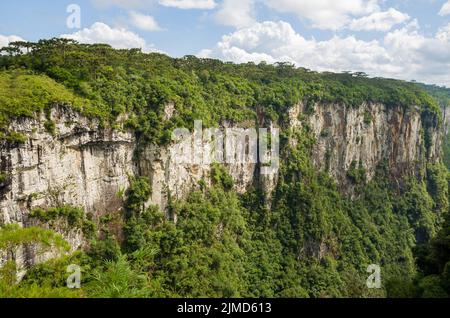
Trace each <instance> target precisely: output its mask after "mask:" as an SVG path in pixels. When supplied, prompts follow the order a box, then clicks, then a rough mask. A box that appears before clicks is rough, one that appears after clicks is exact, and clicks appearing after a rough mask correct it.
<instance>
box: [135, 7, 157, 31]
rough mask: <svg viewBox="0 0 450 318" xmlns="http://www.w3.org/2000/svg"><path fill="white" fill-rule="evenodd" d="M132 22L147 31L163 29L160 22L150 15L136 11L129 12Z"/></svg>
mask: <svg viewBox="0 0 450 318" xmlns="http://www.w3.org/2000/svg"><path fill="white" fill-rule="evenodd" d="M129 18H130V23H131V24H132V25H133V26H135V27H136V28H138V29H141V30H145V31H161V30H162V29H161V27H160V26H159V25H158V22H156V20H155V19H154V18H153V17H152V16H150V15H145V14H142V13H139V12H136V11H131V12H129Z"/></svg>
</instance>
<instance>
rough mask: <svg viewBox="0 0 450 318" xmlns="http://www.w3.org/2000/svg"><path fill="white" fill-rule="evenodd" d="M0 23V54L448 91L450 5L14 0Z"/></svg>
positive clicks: (370, 0) (428, 0)
mask: <svg viewBox="0 0 450 318" xmlns="http://www.w3.org/2000/svg"><path fill="white" fill-rule="evenodd" d="M70 4H76V5H77V6H78V7H79V8H80V9H81V13H80V17H81V25H80V28H71V27H70V28H69V25H68V24H67V19H68V17H69V16H70V13H67V7H68V6H69V5H70ZM72 17H73V16H72ZM0 21H1V23H0V46H3V45H6V44H7V43H8V42H9V41H13V40H17V39H25V40H30V41H36V40H38V39H41V38H50V37H57V36H64V37H70V38H74V39H76V40H78V41H80V42H85V43H94V42H104V43H109V44H111V45H112V46H114V47H118V48H128V47H140V48H142V49H143V50H145V51H161V52H164V53H166V54H168V55H170V56H175V57H179V56H183V55H187V54H194V55H198V56H201V57H214V58H220V59H223V60H229V61H234V62H246V61H254V62H260V61H263V60H264V61H267V62H269V63H273V62H276V61H289V62H292V63H295V64H297V65H299V66H304V67H307V68H310V69H314V70H318V71H365V72H367V73H368V74H370V75H372V76H385V77H394V78H400V79H406V80H412V79H415V80H419V81H422V82H426V83H434V84H439V85H446V86H449V87H450V75H449V74H450V0H339V1H336V0H128V1H125V0H71V1H60V0H59V1H54V0H53V1H51V0H41V1H32V0H22V1H21V0H18V1H2V2H1V3H0Z"/></svg>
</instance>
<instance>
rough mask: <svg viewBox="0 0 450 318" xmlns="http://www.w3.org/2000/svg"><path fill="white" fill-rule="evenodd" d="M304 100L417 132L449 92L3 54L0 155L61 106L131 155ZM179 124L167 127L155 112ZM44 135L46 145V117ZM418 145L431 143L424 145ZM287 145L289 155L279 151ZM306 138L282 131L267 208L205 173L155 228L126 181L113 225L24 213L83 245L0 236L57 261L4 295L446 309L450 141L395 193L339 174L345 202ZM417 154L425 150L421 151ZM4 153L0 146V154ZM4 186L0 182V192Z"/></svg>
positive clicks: (285, 72) (41, 236)
mask: <svg viewBox="0 0 450 318" xmlns="http://www.w3.org/2000/svg"><path fill="white" fill-rule="evenodd" d="M299 101H303V102H304V104H305V105H307V111H309V112H313V111H314V109H313V107H312V106H313V105H314V103H316V102H323V103H334V104H336V105H348V106H355V107H356V106H358V105H361V104H362V103H368V102H373V103H382V104H385V105H387V106H388V107H394V106H401V107H403V108H405V109H406V108H412V107H415V106H418V107H419V108H420V109H419V111H420V112H421V115H422V118H423V119H424V120H423V121H424V123H425V125H427V124H429V125H431V124H436V123H437V125H442V122H443V112H442V109H445V108H446V107H449V106H450V92H449V90H448V89H444V88H440V87H436V86H426V85H422V84H418V83H410V82H405V81H398V80H392V79H382V78H369V77H368V76H367V75H366V74H364V73H342V74H335V73H317V72H313V71H311V70H308V69H304V68H298V67H295V66H294V65H291V64H288V63H278V64H275V65H269V64H265V63H260V64H254V63H247V64H233V63H226V62H221V61H218V60H213V59H199V58H196V57H194V56H186V57H184V58H179V59H176V58H170V57H168V56H165V55H162V54H157V53H151V54H145V53H142V52H141V51H140V50H115V49H112V48H111V47H109V46H107V45H102V44H98V45H84V44H78V43H76V42H74V41H71V40H65V39H51V40H41V41H39V42H38V43H28V42H14V43H11V44H10V45H9V46H8V47H6V48H3V49H2V50H1V55H0V140H1V141H0V142H1V144H2V145H4V146H5V147H16V146H19V145H20V144H21V143H26V142H27V136H25V135H22V134H20V133H17V132H14V131H11V130H10V129H9V125H8V124H9V122H10V121H11V120H12V119H14V118H19V117H35V116H38V115H39V114H49V112H50V110H51V109H52V107H54V106H55V105H57V104H59V105H67V106H68V107H72V108H74V109H75V110H77V111H79V112H81V113H82V114H84V115H86V116H88V117H90V118H95V119H98V120H99V121H100V125H102V126H103V127H112V128H114V127H121V126H122V125H119V121H121V120H124V119H123V118H124V117H123V116H121V115H123V114H127V115H128V116H126V119H125V122H122V123H120V124H123V126H124V127H126V128H127V129H130V130H132V131H133V132H134V133H135V135H136V138H137V139H138V140H139V143H142V144H148V143H152V144H157V145H165V144H168V143H169V142H170V137H171V132H172V130H173V129H174V128H175V127H188V128H192V126H193V123H194V120H197V119H201V120H203V123H204V125H205V126H209V127H217V126H219V125H220V123H221V122H223V121H225V120H226V121H231V122H235V123H240V122H245V121H248V120H252V121H254V122H255V121H256V120H257V114H259V113H263V114H264V119H265V120H266V121H268V122H269V121H278V122H279V123H280V124H281V125H283V124H286V122H287V120H288V118H287V109H288V108H289V107H290V106H292V105H294V104H296V103H298V102H299ZM169 102H171V103H174V105H175V107H176V112H175V115H174V116H173V117H172V118H171V119H170V120H164V106H165V105H166V104H167V103H169ZM48 118H49V119H48V122H46V125H45V127H46V129H48V131H49V132H53V130H54V123H53V122H51V119H50V117H48ZM424 138H425V139H426V138H427V136H426V134H424ZM289 139H295V140H296V141H297V142H296V143H295V145H293V144H292V143H288V142H287V141H288V140H289ZM314 143H315V140H314V138H312V135H311V132H310V131H309V130H308V127H307V126H304V127H303V128H302V129H298V130H282V133H281V164H280V171H279V180H278V183H277V186H276V188H275V190H274V193H273V195H272V197H271V198H268V197H266V194H265V192H264V191H263V190H262V189H261V188H259V187H254V188H252V189H250V190H249V191H247V192H246V193H245V194H238V193H237V192H236V191H235V190H234V187H233V179H232V178H231V177H230V176H229V175H228V173H227V172H226V170H225V169H224V167H222V166H220V165H214V167H213V169H212V172H211V176H210V178H211V180H212V181H213V184H212V186H211V187H206V186H205V184H206V183H201V184H200V185H199V188H198V190H194V191H192V193H190V194H189V196H188V198H187V199H186V200H183V201H177V200H171V201H170V202H169V207H168V215H177V220H176V222H175V221H174V220H173V219H172V218H167V217H166V216H165V213H164V211H160V210H159V208H158V207H156V206H150V207H146V206H145V204H144V203H145V202H147V201H148V198H149V197H150V195H151V193H152V187H151V185H150V180H148V179H147V178H145V177H142V176H130V187H129V189H126V191H124V196H123V197H124V202H123V211H122V213H120V214H118V213H108V212H109V211H102V212H104V214H105V213H106V214H105V216H104V217H102V218H101V220H100V221H99V222H96V221H94V220H93V218H92V216H91V215H90V214H87V213H85V211H83V210H82V209H80V208H79V207H72V206H57V207H53V208H51V209H35V210H33V211H31V212H30V217H31V218H35V219H37V220H40V221H41V222H45V223H47V224H49V226H50V228H51V225H52V222H54V221H60V222H61V221H63V222H65V223H66V224H67V226H69V227H71V228H79V229H80V230H82V232H83V233H84V236H85V237H86V238H88V240H89V244H88V247H87V248H86V249H85V250H80V251H77V252H75V253H72V254H71V253H68V252H67V251H68V249H69V247H68V245H67V243H66V242H65V241H64V240H63V238H62V237H61V236H60V235H59V234H57V233H55V232H54V231H52V230H47V229H44V228H39V227H29V228H21V227H19V226H17V225H3V226H1V227H0V251H3V252H6V253H7V255H14V254H15V251H17V249H18V248H19V247H20V246H22V245H24V244H34V245H36V246H37V250H38V251H39V252H42V253H44V252H45V251H48V250H50V249H51V250H55V251H59V253H58V255H59V257H54V258H52V259H50V260H48V261H47V262H44V263H40V264H36V265H33V266H29V268H27V271H26V273H25V275H24V277H23V279H21V280H20V281H19V280H18V279H17V273H18V272H19V271H21V270H23V269H20V268H17V265H16V263H15V262H14V261H8V262H6V263H5V264H3V266H2V267H1V268H0V297H18V298H21V297H26V298H28V297H74V298H78V297H82V298H84V297H92V298H98V297H100V298H103V297H227V298H228V297H286V298H291V297H302V298H308V297H310V298H329V297H338V298H340V297H355V298H356V297H393V298H397V297H399V298H400V297H424V298H428V297H449V296H450V214H449V213H448V212H449V208H450V201H449V200H450V192H449V182H450V174H449V171H448V168H450V159H449V158H450V142H449V141H446V142H445V143H444V147H443V161H442V163H436V164H431V163H430V164H427V166H426V167H424V168H423V169H422V170H421V171H417V173H415V175H413V176H405V179H404V180H402V184H401V185H400V186H399V184H398V183H396V182H394V181H393V180H392V179H391V178H390V176H389V173H388V171H387V167H386V165H385V164H380V166H379V167H378V169H377V172H376V177H375V178H374V179H373V180H371V181H370V182H367V181H366V180H365V178H364V177H361V175H360V173H359V172H358V169H354V170H355V171H353V172H354V173H352V174H351V175H349V179H350V180H351V182H352V183H353V185H354V186H355V189H356V191H357V195H356V196H355V197H353V198H349V197H347V196H345V195H344V194H342V191H340V190H339V187H338V185H337V184H336V182H335V181H334V180H333V179H332V178H331V177H330V176H329V175H328V174H327V173H324V172H320V171H317V169H315V168H314V165H313V162H312V158H311V151H312V147H313V145H314ZM425 144H426V143H425ZM2 147H3V146H2ZM7 179H8V175H7V173H6V172H3V171H2V172H1V174H0V187H1V186H2V185H3V184H4V182H5V181H6V180H7ZM70 264H77V265H79V266H80V267H81V269H82V283H81V288H79V289H68V288H67V287H66V279H67V277H68V274H67V271H66V270H67V266H68V265H70ZM370 264H379V265H380V266H381V268H382V288H380V289H368V288H367V287H366V279H367V277H368V275H369V274H368V273H367V271H366V269H367V266H368V265H370Z"/></svg>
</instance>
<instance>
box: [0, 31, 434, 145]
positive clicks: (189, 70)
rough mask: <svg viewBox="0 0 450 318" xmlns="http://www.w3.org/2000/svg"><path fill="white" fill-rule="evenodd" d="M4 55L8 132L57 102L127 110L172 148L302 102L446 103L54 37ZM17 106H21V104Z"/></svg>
mask: <svg viewBox="0 0 450 318" xmlns="http://www.w3.org/2000/svg"><path fill="white" fill-rule="evenodd" d="M2 52H3V55H1V56H0V70H3V71H2V72H1V74H0V76H1V77H0V111H1V114H0V127H3V128H4V127H5V125H6V123H7V122H8V118H10V117H14V116H24V115H26V116H31V115H32V114H33V112H36V111H42V110H45V108H46V107H49V105H52V104H53V103H55V102H60V103H69V104H71V105H73V107H76V108H77V109H79V110H80V111H82V112H83V113H85V114H87V115H90V116H96V117H98V118H100V119H102V120H103V121H104V122H105V124H106V123H112V122H113V121H114V120H115V119H116V118H117V117H118V116H119V115H120V114H124V113H128V114H131V117H130V118H129V119H128V122H127V125H128V127H131V128H133V129H135V130H136V131H138V132H139V133H141V134H142V136H144V138H150V139H151V140H149V141H150V142H154V143H165V142H167V141H168V140H169V136H170V130H171V128H173V127H191V126H192V124H193V121H194V119H202V120H203V122H204V123H205V125H207V126H215V125H217V124H218V123H219V122H220V121H222V120H229V121H234V122H241V121H244V120H246V119H251V118H255V117H256V109H257V108H258V107H260V108H262V109H263V111H264V113H265V114H266V116H267V117H268V118H270V119H278V118H279V117H283V116H285V115H286V109H287V108H288V107H290V106H292V105H294V104H297V103H298V102H299V101H304V102H306V103H309V105H311V104H313V103H314V102H319V101H320V102H323V103H340V104H346V105H354V106H357V105H360V104H362V103H364V102H379V103H383V104H386V105H396V106H398V105H401V106H403V107H414V106H418V107H421V108H422V110H423V111H424V112H432V113H439V107H438V105H437V103H436V101H435V100H434V99H431V98H430V96H429V95H428V94H426V93H425V91H424V90H423V89H421V88H420V87H418V86H416V85H413V84H411V83H407V82H403V81H397V80H390V79H381V78H367V75H365V74H364V73H343V74H334V73H317V72H313V71H310V70H307V69H304V68H297V67H295V66H294V65H292V64H289V63H278V64H275V65H269V64H266V63H260V64H257V65H256V64H254V63H247V64H233V63H225V62H221V61H219V60H213V59H199V58H196V57H195V56H185V57H183V58H179V59H174V58H170V57H168V56H166V55H162V54H158V53H151V54H145V53H142V52H141V51H140V50H138V49H132V50H115V49H112V48H111V47H110V46H108V45H105V44H97V45H85V44H78V43H76V42H74V41H72V40H66V39H51V40H41V41H39V42H38V43H24V42H13V43H10V45H9V46H8V47H6V48H3V49H2ZM168 102H174V103H175V105H176V107H177V111H176V116H174V118H172V119H171V120H170V121H169V122H164V120H163V116H164V113H163V108H164V105H165V104H167V103H168ZM12 105H13V107H11V106H12Z"/></svg>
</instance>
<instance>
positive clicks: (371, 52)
mask: <svg viewBox="0 0 450 318" xmlns="http://www.w3.org/2000/svg"><path fill="white" fill-rule="evenodd" d="M202 53H203V54H204V55H206V56H208V57H217V58H221V59H225V60H228V61H234V62H237V63H243V62H248V61H253V62H261V61H266V62H269V63H274V62H278V61H286V62H292V63H294V64H296V65H298V66H302V67H306V68H310V69H313V70H318V71H334V72H340V71H364V72H366V73H368V74H370V75H372V76H383V77H393V78H400V79H405V80H412V79H416V80H420V81H424V82H433V83H437V84H444V85H448V86H450V78H449V76H448V74H449V73H450V24H449V25H447V26H445V27H443V28H441V29H440V30H439V32H438V33H437V34H436V35H435V36H433V37H425V36H423V35H421V34H419V32H418V30H417V29H416V28H415V27H414V24H411V25H409V26H406V27H403V28H401V29H399V30H395V31H392V32H390V33H388V34H386V35H385V37H384V39H383V40H381V41H379V40H372V41H363V40H359V39H357V38H356V37H354V36H347V37H339V36H333V37H332V38H330V39H329V40H327V41H317V40H315V39H314V38H313V39H305V38H304V37H303V36H301V35H300V34H298V33H296V32H295V31H294V29H293V28H292V26H291V25H290V24H289V23H287V22H283V21H278V22H273V21H266V22H262V23H255V24H254V25H252V26H251V27H248V28H243V29H240V30H237V31H235V32H233V33H231V34H229V35H225V36H223V38H222V40H221V41H220V42H219V43H218V44H217V45H216V47H215V48H213V50H212V51H208V50H203V51H202Z"/></svg>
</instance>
